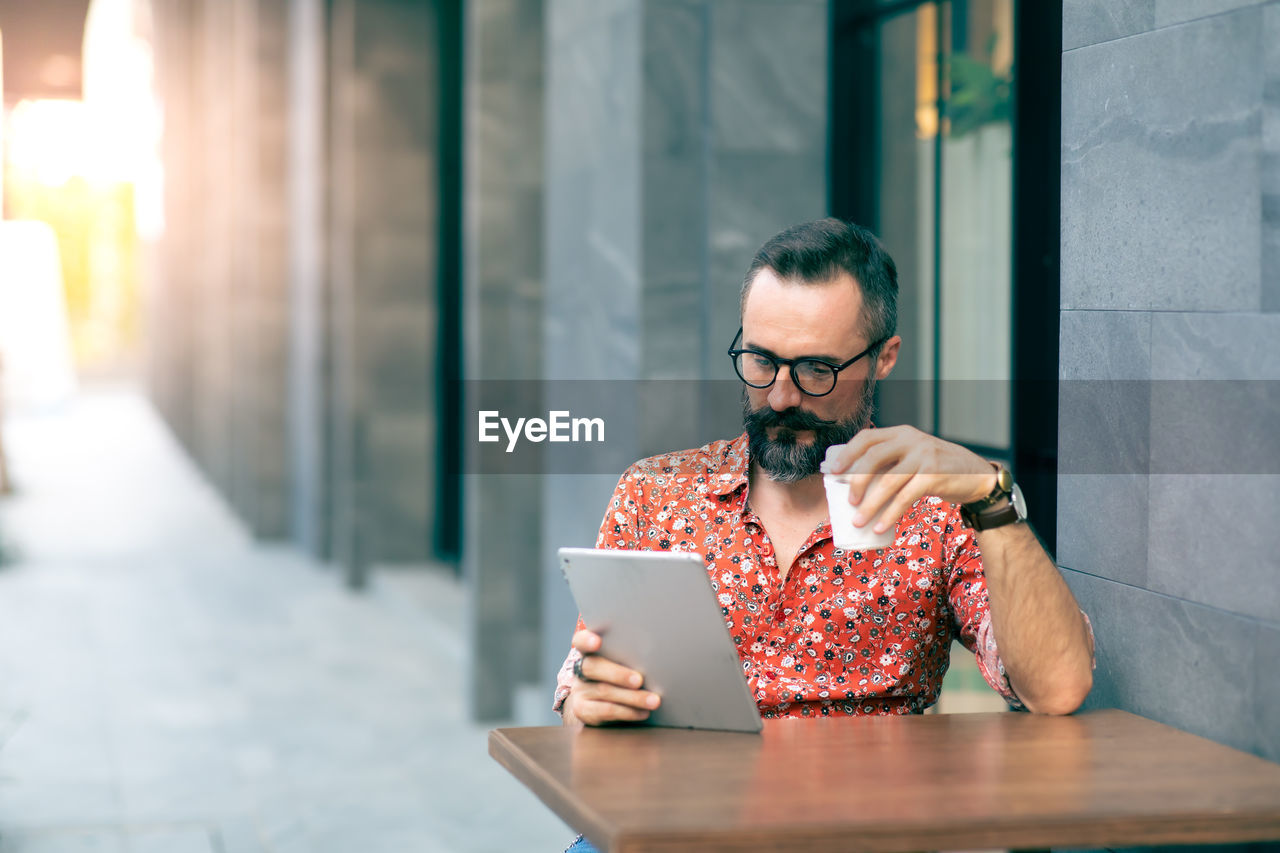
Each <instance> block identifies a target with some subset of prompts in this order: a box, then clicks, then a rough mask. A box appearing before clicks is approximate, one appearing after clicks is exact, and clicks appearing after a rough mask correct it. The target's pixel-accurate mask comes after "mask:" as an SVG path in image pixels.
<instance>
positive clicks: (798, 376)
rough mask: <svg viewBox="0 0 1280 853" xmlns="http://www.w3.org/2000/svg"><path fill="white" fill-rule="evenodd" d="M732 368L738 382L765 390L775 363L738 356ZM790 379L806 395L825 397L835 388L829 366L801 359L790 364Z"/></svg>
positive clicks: (773, 375) (775, 370)
mask: <svg viewBox="0 0 1280 853" xmlns="http://www.w3.org/2000/svg"><path fill="white" fill-rule="evenodd" d="M734 367H735V368H736V369H737V371H738V376H740V377H741V378H742V381H743V382H745V383H747V384H748V385H750V386H752V387H753V388H767V387H769V386H770V385H772V384H773V382H774V380H775V379H776V378H777V376H778V367H779V365H778V362H776V361H774V360H773V359H772V358H770V357H769V356H767V355H764V354H763V353H756V352H744V353H739V354H738V355H737V357H736V358H735V359H734ZM791 378H792V380H793V381H794V382H795V383H796V385H798V386H799V387H800V390H802V391H804V392H806V393H808V394H826V393H828V392H829V391H831V389H832V388H833V387H835V384H836V371H835V370H833V369H832V367H831V365H829V364H826V363H824V362H821V361H817V360H815V359H807V358H802V359H799V360H797V361H796V362H794V364H793V366H792V368H791Z"/></svg>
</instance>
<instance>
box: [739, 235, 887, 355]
mask: <svg viewBox="0 0 1280 853" xmlns="http://www.w3.org/2000/svg"><path fill="white" fill-rule="evenodd" d="M765 268H768V269H771V270H773V271H774V272H775V273H776V274H777V275H778V277H779V278H783V279H794V280H799V281H802V282H804V283H806V284H820V283H823V282H827V281H830V280H831V279H833V278H835V277H836V276H838V275H839V274H840V273H841V272H847V273H849V274H850V275H851V276H853V280H854V281H856V282H857V283H858V287H859V288H860V289H861V291H862V312H863V314H864V317H863V332H864V333H865V334H866V336H867V342H868V343H872V342H874V341H879V340H883V339H885V338H888V337H891V336H892V335H893V334H894V333H895V332H897V330H898V268H897V267H896V266H895V265H894V263H893V258H891V257H889V253H888V252H886V251H885V249H884V246H883V245H881V243H880V241H879V240H878V239H877V238H876V235H874V234H872V233H871V232H870V231H868V230H867V229H866V228H863V227H862V226H861V225H855V224H853V223H852V222H845V221H843V220H840V219H834V218H828V219H818V220H815V221H813V222H805V223H802V224H800V225H793V226H791V227H790V228H788V229H787V230H785V231H783V232H782V233H780V234H778V235H777V236H776V237H774V238H772V239H771V240H769V242H767V243H765V244H764V245H763V246H761V247H760V251H758V252H756V256H755V258H753V259H752V261H751V266H750V267H749V268H748V269H747V275H746V278H744V279H743V280H742V295H741V297H739V300H738V315H739V316H741V315H742V311H743V309H744V308H745V307H746V304H747V293H748V292H749V291H750V290H751V283H752V282H753V281H755V277H756V274H757V273H759V272H760V270H762V269H765Z"/></svg>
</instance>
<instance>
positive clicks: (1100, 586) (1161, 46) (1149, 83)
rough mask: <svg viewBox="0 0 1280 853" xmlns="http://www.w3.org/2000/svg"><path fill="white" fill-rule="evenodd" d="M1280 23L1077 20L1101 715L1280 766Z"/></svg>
mask: <svg viewBox="0 0 1280 853" xmlns="http://www.w3.org/2000/svg"><path fill="white" fill-rule="evenodd" d="M1278 32H1280V3H1277V2H1276V0H1269V2H1240V0H1236V2H1230V1H1229V0H1221V2H1215V1H1214V0H1204V1H1203V2H1202V0H1196V1H1195V2H1191V0H1181V2H1174V0H1168V1H1167V2H1162V1H1161V0H1127V2H1110V0H1109V2H1105V3H1102V2H1096V0H1066V2H1065V4H1064V18H1063V48H1064V54H1063V83H1062V87H1063V114H1062V118H1063V124H1062V127H1063V131H1062V136H1063V138H1062V309H1063V310H1062V317H1061V378H1062V380H1063V381H1062V384H1061V389H1062V390H1061V411H1060V415H1059V444H1060V457H1061V468H1062V474H1061V476H1060V481H1059V513H1058V543H1059V554H1058V560H1059V562H1060V564H1061V565H1062V567H1063V569H1064V572H1065V574H1066V576H1067V580H1068V583H1069V584H1070V585H1071V587H1072V589H1073V590H1074V591H1075V593H1076V595H1077V597H1078V598H1079V599H1080V602H1081V604H1082V606H1083V607H1084V608H1085V610H1086V611H1087V612H1088V613H1089V614H1090V616H1091V617H1092V619H1093V624H1094V627H1095V630H1096V633H1097V640H1098V671H1097V673H1096V676H1095V687H1094V691H1093V693H1092V694H1091V696H1090V697H1089V700H1088V705H1089V706H1093V707H1120V708H1125V709H1127V710H1131V711H1134V712H1136V713H1139V714H1143V715H1145V716H1149V717H1152V718H1154V719H1157V720H1161V721H1163V722H1166V723H1169V724H1171V725H1174V726H1177V727H1179V728H1182V729H1186V730H1188V731H1191V732H1195V733H1197V734H1201V735H1205V736H1207V737H1211V738H1213V739H1215V740H1218V741H1221V742H1223V743H1227V744H1230V745H1232V746H1236V747H1238V748H1240V749H1244V750H1247V751H1250V752H1253V753H1256V754H1259V755H1262V756H1264V757H1267V758H1270V759H1272V760H1280V704H1278V702H1277V700H1278V699H1280V668H1277V667H1276V666H1275V660H1276V654H1277V651H1280V525H1278V524H1277V523H1276V519H1277V515H1276V509H1275V507H1276V506H1277V504H1278V503H1280V439H1278V438H1277V436H1278V435H1280V431H1278V430H1277V429H1276V426H1275V425H1276V424H1277V423H1280V393H1278V392H1277V390H1276V386H1277V385H1278V384H1280V382H1277V380H1280V314H1276V313H1269V312H1274V311H1276V310H1277V308H1278V307H1280V306H1278V305H1277V302H1278V300H1277V296H1276V294H1277V287H1278V286H1280V285H1278V284H1277V282H1278V281H1280V254H1278V253H1277V251H1276V248H1277V235H1276V229H1277V223H1278V222H1280V211H1278V210H1277V203H1276V199H1277V195H1278V192H1277V191H1278V190H1280V184H1277V181H1278V180H1280V177H1277V166H1278V165H1280V159H1278V158H1277V151H1280V85H1278V84H1277V80H1280V67H1278V66H1280V58H1278V57H1280V49H1278V48H1277V46H1276V45H1277V42H1278V41H1280V39H1277V38H1276V34H1277V33H1278Z"/></svg>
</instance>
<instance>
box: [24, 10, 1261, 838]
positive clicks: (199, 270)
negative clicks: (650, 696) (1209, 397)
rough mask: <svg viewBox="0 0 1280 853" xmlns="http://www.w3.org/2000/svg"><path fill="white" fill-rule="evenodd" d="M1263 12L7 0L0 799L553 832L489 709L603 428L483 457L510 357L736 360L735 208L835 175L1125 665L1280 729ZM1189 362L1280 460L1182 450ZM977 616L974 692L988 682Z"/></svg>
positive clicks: (1102, 642) (971, 699)
mask: <svg viewBox="0 0 1280 853" xmlns="http://www.w3.org/2000/svg"><path fill="white" fill-rule="evenodd" d="M1277 44H1280V4H1278V3H1277V2H1275V0H1266V1H1265V2H1259V0H1213V2H1208V1H1207V0H1206V2H1173V0H1154V2H1145V3H1144V2H1126V3H1111V2H1101V1H1100V0H1051V1H1050V2H1039V0H1037V2H1032V0H941V2H913V0H904V2H888V0H878V1H877V0H603V2H602V0H465V2H464V0H419V2H411V0H91V2H90V1H89V0H44V2H41V3H32V2H27V0H0V51H2V54H0V55H2V56H3V61H2V62H0V69H2V72H0V73H2V77H0V91H2V92H3V104H4V116H3V122H0V150H2V151H3V164H4V168H3V183H2V184H0V198H2V199H3V221H0V388H2V389H3V394H2V395H0V411H2V412H3V414H2V415H0V491H4V492H6V493H8V496H7V497H3V498H0V851H9V850H11V849H13V850H63V849H66V850H82V849H83V850H89V849H93V850H117V849H119V850H141V849H146V850H182V851H185V850H201V851H203V850H219V851H226V850H270V851H275V850H313V849H314V850H329V849H334V850H338V849H343V850H348V849H360V850H374V849H388V850H402V849H415V850H434V849H440V850H472V849H474V850H491V849H492V850H497V849H512V848H522V847H527V848H529V849H535V848H536V849H549V848H554V846H555V845H556V844H560V846H561V848H562V847H563V846H564V844H565V843H567V839H568V837H570V836H571V835H572V833H571V832H570V830H569V829H568V828H567V827H564V826H563V825H562V824H560V823H559V821H557V820H556V819H555V818H554V817H553V816H551V814H550V812H548V811H546V810H545V809H544V808H543V807H542V806H541V805H540V804H539V803H537V802H536V801H533V800H532V797H531V796H530V795H528V794H526V793H525V792H524V791H523V790H522V789H520V788H519V787H518V786H517V785H516V784H515V783H514V782H510V781H509V780H508V779H507V778H506V777H505V774H504V773H503V772H502V771H501V769H500V768H498V767H497V765H496V764H494V763H493V762H492V761H491V759H489V758H488V757H487V755H486V754H485V745H484V732H485V730H486V729H487V728H488V727H490V726H492V725H496V724H500V723H507V724H509V723H512V722H516V723H521V724H551V723H554V722H555V721H556V718H555V716H554V715H553V714H552V713H551V711H550V699H551V691H552V686H553V684H554V677H555V672H556V670H557V669H558V667H559V664H560V662H561V660H562V659H563V657H564V653H565V651H566V649H567V643H568V638H569V635H570V634H571V632H572V628H573V624H574V618H575V615H576V611H575V608H574V605H573V602H572V599H571V597H570V596H569V594H568V591H567V588H566V587H565V586H564V584H563V581H562V580H561V578H560V574H559V570H558V567H557V565H556V562H555V551H556V549H557V548H558V547H560V546H562V545H589V544H591V543H593V542H594V539H595V532H596V529H597V527H598V524H599V520H600V517H601V512H602V509H603V507H604V504H605V501H606V499H607V497H608V496H609V494H610V492H611V490H612V488H613V486H614V484H615V483H616V480H617V475H618V473H619V472H618V471H612V470H610V471H600V470H591V471H561V472H557V473H550V472H548V473H544V474H541V475H536V474H528V473H495V472H493V471H491V470H488V469H485V468H484V467H483V466H480V465H478V464H477V463H476V461H475V453H474V452H475V449H476V448H475V446H474V445H475V442H474V434H473V433H472V432H471V429H472V426H471V424H472V423H474V418H475V411H476V408H477V407H476V401H477V400H478V399H479V398H480V397H481V396H483V394H484V393H486V392H485V389H489V393H492V389H494V388H499V389H502V388H515V387H534V388H537V389H540V390H538V391H537V392H535V394H534V397H533V399H535V400H537V399H538V398H539V397H538V395H541V394H543V393H544V390H542V389H547V388H554V383H572V382H574V381H579V380H594V381H604V382H610V383H634V382H637V381H640V380H644V381H649V382H654V381H657V382H663V381H668V380H672V381H675V380H679V381H682V382H685V383H688V382H689V381H690V380H693V381H695V382H712V381H718V380H731V379H732V378H733V374H732V369H731V367H730V365H729V363H728V359H727V358H725V357H724V354H723V353H724V350H725V349H726V348H727V347H728V345H729V343H730V341H731V339H732V338H733V335H734V332H735V330H736V327H737V298H738V287H739V283H740V281H741V277H742V274H743V272H744V271H745V269H746V267H747V264H748V263H749V261H750V259H751V256H752V254H753V253H754V251H755V249H756V248H757V247H758V246H759V245H760V244H761V243H762V242H763V241H764V240H766V239H768V238H769V237H770V236H772V235H773V234H774V233H776V232H777V231H779V230H781V229H782V228H784V227H786V226H788V225H791V224H794V223H796V222H799V221H804V220H808V219H813V218H817V217H819V216H823V215H828V214H831V215H837V216H842V217H845V218H849V219H853V220H855V221H858V222H860V223H863V224H866V225H868V226H870V227H871V228H873V230H875V231H876V232H877V233H879V234H880V235H881V236H882V237H883V239H884V240H885V242H886V244H887V246H888V248H889V250H890V252H891V253H892V254H893V256H894V258H895V260H896V261H897V264H898V269H899V274H900V279H901V286H902V296H901V306H900V314H899V316H900V329H899V331H900V333H901V334H902V335H903V338H904V341H905V343H904V347H903V356H902V358H901V360H900V362H899V366H898V368H897V370H896V372H895V378H896V379H898V380H900V381H899V382H897V383H895V385H894V387H891V388H886V389H885V390H884V391H883V392H882V393H881V396H880V400H879V403H880V414H879V415H878V420H879V421H880V422H881V423H900V422H905V423H913V424H916V425H917V426H920V427H921V428H923V429H926V430H928V431H931V432H933V433H935V434H938V435H941V436H943V437H946V438H948V439H950V440H954V441H960V442H962V443H964V444H966V445H968V446H970V447H972V448H974V449H975V450H977V451H979V452H981V453H983V454H985V455H987V456H988V457H990V458H993V459H1000V460H1003V461H1005V462H1006V463H1008V464H1010V465H1011V466H1012V467H1013V469H1014V472H1015V474H1016V476H1017V477H1018V480H1019V482H1020V484H1021V485H1022V487H1023V489H1024V492H1025V493H1026V495H1027V498H1028V503H1029V505H1030V507H1031V514H1032V515H1031V517H1032V520H1033V522H1034V523H1035V526H1036V528H1037V530H1038V532H1039V533H1040V535H1041V536H1042V538H1043V539H1044V540H1045V541H1046V544H1047V545H1048V547H1049V548H1050V550H1051V551H1053V552H1054V553H1055V554H1056V555H1057V558H1058V561H1059V563H1060V565H1061V566H1062V568H1063V570H1064V573H1065V575H1066V576H1067V578H1068V581H1069V583H1070V584H1071V585H1072V587H1073V589H1074V590H1075V591H1076V594H1077V596H1078V597H1079V599H1080V600H1081V602H1082V605H1083V606H1084V607H1085V609H1086V610H1087V611H1088V612H1089V613H1090V615H1091V616H1092V617H1093V621H1094V626H1095V629H1096V631H1097V634H1098V640H1099V650H1098V651H1099V670H1098V673H1097V678H1096V682H1097V684H1096V688H1095V692H1094V695H1093V697H1092V698H1091V700H1090V702H1091V704H1092V705H1094V706H1114V707H1123V708H1127V709H1129V710H1133V711H1135V712H1138V713H1142V714H1145V715H1147V716H1151V717H1154V718H1156V719H1161V720H1163V721H1165V722H1169V723H1171V724H1173V725H1177V726H1179V727H1181V728H1185V729H1188V730H1191V731H1195V732H1197V733H1200V734H1204V735H1206V736H1209V737H1213V738H1215V739H1217V740H1220V741H1222V742H1225V743H1229V744H1231V745H1233V746H1237V747H1239V748H1242V749H1245V750H1248V751H1251V752H1254V753H1256V754H1259V755H1263V756H1266V757H1270V758H1272V759H1273V760H1275V759H1278V758H1280V718H1278V717H1277V712H1276V711H1275V708H1276V707H1278V704H1277V701H1276V700H1277V699H1280V676H1277V673H1276V671H1275V670H1274V668H1273V667H1271V666H1270V665H1269V664H1268V661H1270V660H1273V659H1274V656H1275V654H1276V653H1277V652H1280V617H1278V616H1277V614H1280V593H1277V592H1276V590H1277V589H1280V585H1277V584H1276V583H1275V579H1276V575H1277V574H1278V573H1280V564H1277V561H1276V557H1275V554H1276V553H1280V549H1277V548H1276V545H1277V544H1280V542H1277V538H1276V537H1277V532H1276V530H1275V529H1274V528H1275V526H1274V523H1273V522H1274V518H1273V514H1274V511H1273V510H1271V509H1270V507H1272V506H1274V502H1275V499H1276V498H1277V497H1280V464H1278V462H1277V456H1280V453H1278V452H1277V445H1276V440H1275V438H1274V437H1273V436H1271V433H1272V432H1273V428H1271V427H1268V426H1267V425H1268V424H1274V418H1275V416H1276V414H1277V411H1276V406H1275V401H1276V395H1275V394H1274V392H1272V391H1270V390H1269V389H1270V386H1268V385H1266V384H1265V383H1268V382H1273V381H1274V380H1276V379H1277V378H1280V376H1278V375H1277V374H1280V344H1277V341H1280V326H1278V325H1277V314H1276V313H1275V312H1277V311H1280V205H1278V203H1277V199H1280V183H1278V181H1280V177H1278V175H1280V133H1278V132H1277V128H1278V127H1280V106H1278V105H1280V99H1277V97H1276V92H1277V91H1280V88H1278V87H1280V54H1278V53H1277V50H1276V45H1277ZM1188 379H1195V380H1213V381H1217V380H1230V381H1240V380H1245V381H1251V382H1255V383H1262V384H1261V385H1255V386H1254V388H1255V390H1256V388H1259V387H1261V388H1262V389H1263V392H1262V393H1261V396H1259V395H1258V394H1257V393H1254V394H1253V395H1252V396H1251V395H1249V394H1244V395H1240V396H1238V397H1234V398H1231V400H1230V401H1229V402H1228V405H1230V406H1234V407H1235V408H1233V409H1230V410H1227V411H1223V410H1221V409H1220V408H1218V409H1216V411H1215V412H1214V415H1215V418H1216V420H1215V423H1219V424H1220V423H1229V424H1232V425H1233V428H1234V429H1235V430H1236V431H1238V432H1240V433H1242V434H1243V435H1245V436H1246V437H1247V438H1248V443H1249V444H1250V445H1251V446H1253V447H1255V448H1256V450H1257V456H1256V457H1255V458H1258V459H1261V460H1262V463H1261V464H1259V465H1257V466H1255V467H1254V468H1253V469H1252V470H1238V469H1237V468H1232V467H1231V466H1230V465H1225V463H1224V464H1218V463H1219V461H1220V460H1219V459H1218V458H1216V457H1215V456H1214V454H1215V453H1227V452H1228V451H1227V450H1226V449H1223V448H1218V449H1215V448H1213V447H1210V448H1208V449H1205V448H1203V447H1200V446H1199V445H1198V444H1197V448H1198V449H1197V451H1196V452H1198V453H1200V456H1199V457H1197V458H1200V459H1202V460H1203V461H1204V464H1203V465H1200V466H1199V467H1193V468H1185V467H1180V465H1179V464H1168V460H1170V459H1182V458H1184V457H1185V456H1186V454H1187V452H1188V451H1187V446H1186V444H1185V443H1186V442H1188V441H1193V439H1188V437H1187V434H1186V433H1185V432H1177V431H1173V432H1171V431H1169V430H1168V429H1167V428H1166V423H1167V420H1166V416H1168V415H1170V413H1172V412H1175V411H1180V410H1181V409H1182V408H1185V406H1183V405H1182V404H1181V403H1180V402H1179V398H1177V397H1176V396H1168V395H1164V394H1163V392H1162V391H1161V390H1160V389H1161V387H1163V386H1161V385H1160V382H1161V381H1165V380H1175V381H1176V380H1188ZM1156 380H1159V381H1156ZM1082 382H1099V383H1103V384H1102V385H1101V386H1091V387H1094V390H1093V391H1091V392H1090V393H1088V394H1084V395H1081V394H1076V393H1074V392H1073V391H1072V389H1073V388H1077V387H1079V383H1082ZM503 383H506V384H503ZM1073 383H1076V384H1073ZM673 387H674V386H673ZM686 387H687V386H686ZM1098 387H1101V388H1102V390H1101V391H1099V390H1097V389H1098ZM1233 387H1234V386H1233ZM554 393H555V392H554V391H546V394H547V396H548V398H550V397H551V396H554ZM524 399H528V398H527V397H525V398H524ZM681 405H682V404H681V403H680V400H679V398H678V397H675V396H673V398H672V400H670V401H668V402H666V403H663V402H661V401H659V402H658V403H657V404H656V405H649V406H643V407H640V408H638V409H637V410H635V411H634V412H633V413H632V415H633V417H634V418H635V420H636V423H635V424H634V425H633V427H634V428H633V429H631V430H630V432H634V433H635V435H636V436H639V438H636V439H635V448H634V449H635V453H634V454H633V456H635V457H638V456H641V455H644V453H646V452H654V451H656V450H658V449H674V446H673V445H672V444H671V442H670V441H669V440H668V438H669V435H670V430H669V428H668V427H669V425H670V424H671V423H672V421H673V419H677V420H678V419H679V418H680V417H681V415H682V410H681V408H680V406H681ZM519 414H521V415H534V414H541V411H530V412H520V413H519ZM1269 436H1270V437H1269ZM725 437H727V436H725ZM1100 447H1101V448H1106V449H1107V451H1108V452H1107V453H1106V454H1104V457H1105V458H1104V459H1103V461H1101V462H1099V461H1098V460H1097V452H1098V448H1100ZM1193 511H1194V513H1195V515H1196V517H1197V518H1198V519H1200V520H1199V521H1198V522H1197V523H1199V524H1208V525H1211V526H1212V525H1216V526H1215V527H1213V529H1221V530H1231V531H1233V546H1234V547H1233V550H1232V552H1231V555H1230V557H1229V558H1223V556H1222V554H1221V552H1219V551H1218V550H1216V549H1215V548H1213V547H1210V546H1209V545H1208V544H1204V545H1202V544H1199V543H1196V542H1188V541H1187V535H1186V533H1185V532H1184V531H1185V526H1186V521H1185V518H1186V516H1187V515H1188V514H1189V513H1191V512H1193ZM1206 515H1207V518H1208V520H1207V521H1205V520H1204V517H1205V516H1206ZM955 660H956V666H955V667H954V668H953V670H952V672H951V673H950V674H949V676H948V678H949V681H948V687H947V689H946V690H945V691H944V694H943V696H944V699H943V702H942V703H941V710H943V711H961V710H985V709H1002V708H1003V704H1002V703H1001V702H1000V701H999V699H998V697H997V696H996V695H995V694H994V693H993V692H991V691H990V690H989V689H988V688H986V686H985V685H984V684H983V683H982V681H981V678H980V676H978V675H977V673H976V669H974V668H973V666H972V665H971V660H970V657H969V656H968V655H966V654H964V653H961V654H958V655H956V656H955ZM68 792H70V793H68ZM513 839H518V840H513ZM77 845H79V846H77ZM557 849H558V848H557Z"/></svg>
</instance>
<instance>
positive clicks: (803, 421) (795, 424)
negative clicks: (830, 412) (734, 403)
mask: <svg viewBox="0 0 1280 853" xmlns="http://www.w3.org/2000/svg"><path fill="white" fill-rule="evenodd" d="M747 418H748V420H749V421H750V422H751V424H752V425H753V426H756V427H759V428H761V429H768V428H770V427H785V428H786V429H789V430H793V431H796V432H799V431H801V430H810V431H816V430H820V429H824V428H826V427H831V426H835V425H836V424H837V423H838V421H828V420H825V419H823V418H820V417H818V416H817V415H815V414H814V413H813V412H807V411H805V410H804V409H801V408H796V407H793V408H790V409H783V410H782V411H781V412H777V411H774V410H773V409H772V408H771V407H769V406H761V407H760V408H759V409H756V410H755V411H754V412H749V413H748V414H747Z"/></svg>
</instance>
